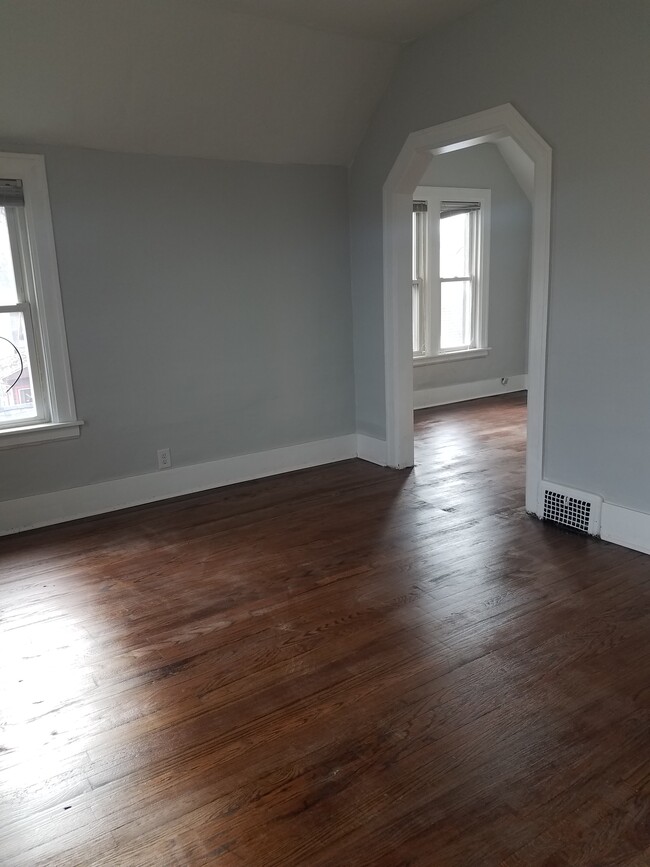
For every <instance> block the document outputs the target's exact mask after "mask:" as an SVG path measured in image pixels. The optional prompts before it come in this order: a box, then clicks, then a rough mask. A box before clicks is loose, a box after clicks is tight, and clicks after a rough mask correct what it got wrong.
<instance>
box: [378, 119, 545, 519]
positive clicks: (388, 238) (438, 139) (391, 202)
mask: <svg viewBox="0 0 650 867" xmlns="http://www.w3.org/2000/svg"><path fill="white" fill-rule="evenodd" d="M499 142H512V144H513V146H514V147H516V148H517V149H518V150H519V151H520V152H521V153H522V154H524V155H525V157H526V159H527V160H528V161H529V162H530V163H531V165H532V167H533V179H532V183H531V187H532V189H531V203H532V232H531V234H532V241H531V254H530V310H529V317H528V372H527V386H528V413H527V416H528V417H527V425H526V428H527V436H526V440H527V447H526V473H525V477H526V484H525V489H526V509H527V510H528V511H529V512H534V513H536V514H539V513H540V506H539V490H540V483H541V480H542V456H543V433H544V379H545V367H546V324H547V308H548V269H549V237H550V190H551V149H550V147H549V146H548V145H547V144H546V142H545V141H544V140H543V139H542V138H541V137H540V136H539V135H538V133H537V132H536V131H535V130H534V129H533V128H532V127H531V126H530V125H529V124H528V123H527V122H526V121H525V120H524V118H523V117H522V116H521V115H520V114H519V113H518V112H517V111H516V109H514V108H513V106H511V105H503V106H499V107H498V108H495V109H489V110H488V111H485V112H480V113H479V114H476V115H470V116H468V117H465V118H461V119H459V120H455V121H450V122H449V123H445V124H441V125H439V126H435V127H431V128H430V129H427V130H421V131H419V132H415V133H412V134H411V135H410V136H409V137H408V139H407V140H406V143H405V144H404V147H403V148H402V151H401V152H400V154H399V156H398V158H397V160H396V162H395V164H394V166H393V169H392V170H391V172H390V174H389V176H388V179H387V181H386V184H385V185H384V315H385V365H386V367H385V373H386V447H387V462H388V464H389V465H390V466H393V467H407V466H412V465H413V463H414V445H413V432H414V424H413V317H412V303H413V300H412V298H413V296H412V294H411V293H410V292H409V291H408V283H409V279H410V276H412V261H413V258H412V252H413V251H412V233H411V224H412V219H413V200H414V192H415V190H416V187H417V186H418V184H420V182H421V180H422V178H423V176H424V174H425V172H426V171H427V169H428V168H429V166H430V164H431V162H432V161H433V159H434V157H436V156H438V155H441V154H447V153H452V152H453V151H458V150H463V149H466V148H470V147H474V146H476V145H480V144H485V143H499ZM508 146H510V145H508ZM468 348H474V349H476V348H477V347H468Z"/></svg>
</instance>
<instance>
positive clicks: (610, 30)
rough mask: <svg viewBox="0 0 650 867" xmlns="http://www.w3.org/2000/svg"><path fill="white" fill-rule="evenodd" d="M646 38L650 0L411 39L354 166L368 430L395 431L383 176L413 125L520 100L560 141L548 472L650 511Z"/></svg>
mask: <svg viewBox="0 0 650 867" xmlns="http://www.w3.org/2000/svg"><path fill="white" fill-rule="evenodd" d="M649 37H650V3H648V2H647V0H588V2H587V0H543V2H540V0H497V2H495V3H494V4H492V5H488V6H486V7H485V8H483V9H481V10H478V11H477V12H475V13H472V14H470V15H468V16H467V17H465V18H464V19H462V20H459V21H457V22H456V23H454V24H452V25H450V26H449V27H447V28H445V30H443V31H440V32H439V33H438V34H437V35H435V36H432V37H430V38H428V39H425V40H422V41H420V42H418V43H415V44H414V45H413V46H410V47H408V48H407V49H406V51H405V54H404V57H403V60H402V63H401V64H400V67H399V69H398V72H397V74H396V75H395V77H394V79H393V81H392V84H391V86H390V88H389V90H388V92H387V94H386V96H385V98H384V100H383V102H382V104H381V106H380V108H379V110H378V111H377V113H376V115H375V117H374V119H373V121H372V123H371V125H370V128H369V130H368V132H367V135H366V137H365V139H364V143H363V145H362V147H361V149H360V151H359V152H358V155H357V158H356V160H355V163H354V166H353V170H352V174H351V202H352V256H353V258H352V276H353V304H354V316H355V322H354V326H355V365H356V375H357V379H356V393H357V419H358V427H359V429H360V430H361V431H362V432H366V433H370V434H375V435H376V434H380V435H382V436H383V435H384V432H385V409H384V373H383V309H382V235H381V225H382V218H381V209H382V199H381V196H382V186H383V183H384V181H385V179H386V176H387V174H388V172H389V170H390V168H391V166H392V165H393V163H394V161H395V158H396V157H397V154H398V153H399V151H400V149H401V147H402V145H403V143H404V140H405V139H406V137H407V135H408V134H409V132H411V131H412V130H418V129H424V128H426V127H428V126H432V125H434V124H438V123H442V122H444V121H447V120H450V119H452V118H458V117H462V116H464V115H467V114H471V113H472V112H476V111H481V110H483V109H486V108H490V107H492V106H497V105H501V104H502V103H505V102H511V103H512V104H513V105H514V106H515V107H516V108H517V109H518V110H519V111H520V112H521V113H522V114H523V115H524V116H525V117H526V118H527V120H528V121H529V122H530V123H531V124H532V125H533V126H534V127H535V129H536V130H537V131H538V132H539V133H540V134H541V135H542V136H543V137H544V138H545V139H546V141H547V142H549V144H550V145H551V146H552V148H553V160H554V174H553V205H552V237H551V245H552V246H551V285H550V314H549V335H548V365H547V413H546V445H545V455H544V472H545V475H546V477H547V478H549V479H551V480H555V481H559V482H564V483H566V484H569V485H573V486H575V487H577V488H579V489H582V490H585V491H592V492H595V493H599V494H601V495H603V496H604V497H605V498H606V499H607V500H608V501H610V502H612V503H616V504H619V505H623V506H627V507H629V508H633V509H640V510H642V511H646V512H650V461H649V460H648V444H649V443H650V399H649V398H648V395H649V393H650V340H649V339H648V323H650V245H649V244H648V230H649V228H650V226H649V222H648V207H647V198H648V190H649V189H650V159H648V142H649V141H650V111H648V110H647V107H648V93H650V52H648V42H649ZM459 58H461V59H462V61H461V60H459Z"/></svg>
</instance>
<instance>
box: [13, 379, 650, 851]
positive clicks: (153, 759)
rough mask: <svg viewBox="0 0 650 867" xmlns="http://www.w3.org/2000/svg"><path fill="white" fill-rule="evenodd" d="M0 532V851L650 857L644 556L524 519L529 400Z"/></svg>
mask: <svg viewBox="0 0 650 867" xmlns="http://www.w3.org/2000/svg"><path fill="white" fill-rule="evenodd" d="M416 427H417V459H418V466H417V467H416V469H415V470H413V471H411V472H396V471H392V470H388V469H382V468H379V467H376V466H373V465H371V464H367V463H364V462H362V461H349V462H345V463H342V464H337V465H333V466H330V467H325V468H321V469H315V470H307V471H302V472H298V473H293V474H290V475H286V476H283V477H276V478H273V479H268V480H263V481H258V482H251V483H246V484H243V485H238V486H234V487H231V488H227V489H222V490H218V491H214V492H211V493H209V494H205V495H200V496H195V497H191V498H187V499H184V500H179V501H175V502H168V503H164V504H159V505H156V506H152V507H147V508H143V509H138V510H133V511H130V512H128V513H122V514H119V515H113V516H108V517H105V518H101V519H96V520H92V521H86V522H83V523H78V524H76V525H68V526H65V527H58V528H52V529H49V530H45V531H38V532H34V533H30V534H25V535H23V536H22V537H15V538H9V539H4V540H0V573H1V576H2V577H1V580H0V607H1V609H2V638H1V645H0V652H1V657H0V658H1V660H2V675H1V677H2V682H1V691H0V706H1V711H2V719H1V730H0V771H1V773H0V863H2V864H7V865H11V867H20V865H35V864H43V865H48V867H53V865H66V867H68V865H94V867H97V865H115V864H119V865H137V867H146V865H151V867H153V865H155V867H161V865H164V867H169V865H204V864H215V865H219V867H226V865H250V867H273V865H277V867H280V865H282V867H290V865H331V867H347V865H355V867H358V865H368V867H370V865H372V867H376V865H387V867H388V865H394V867H397V865H426V867H444V865H467V867H489V865H498V864H503V865H524V867H534V865H554V867H567V865H571V867H573V865H590V867H594V865H606V864H617V865H635V867H641V865H648V864H650V849H649V848H648V847H649V844H650V824H649V811H648V807H649V798H648V796H649V794H650V724H649V723H650V687H649V684H650V677H649V674H650V665H649V664H650V643H649V642H648V635H649V634H650V583H649V579H650V558H649V557H647V556H644V555H641V554H636V553H634V552H632V551H628V550H625V549H623V548H618V547H616V546H614V545H610V544H605V543H600V542H598V541H595V540H592V539H586V538H581V537H579V536H575V535H568V534H565V533H563V532H561V531H560V530H558V529H556V528H553V527H550V526H547V525H544V524H542V523H540V522H539V521H537V520H534V519H532V518H530V517H529V516H527V515H526V512H525V510H524V507H523V483H524V475H523V459H524V449H525V445H524V436H525V404H524V402H523V399H522V397H521V396H518V395H515V396H509V397H503V398H498V399H497V398H493V399H488V400H485V401H475V402H472V403H467V404H459V405H456V406H452V407H448V408H444V409H437V410H427V411H423V412H420V413H418V414H417V424H416Z"/></svg>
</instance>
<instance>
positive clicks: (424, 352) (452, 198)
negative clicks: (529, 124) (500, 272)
mask: <svg viewBox="0 0 650 867" xmlns="http://www.w3.org/2000/svg"><path fill="white" fill-rule="evenodd" d="M415 195H416V199H415V200H414V213H413V357H414V358H416V359H417V358H421V359H427V358H436V357H438V358H442V357H444V356H445V355H454V356H455V354H456V353H463V352H470V351H474V350H478V349H484V348H486V347H487V284H488V279H487V278H488V273H487V268H488V264H487V263H488V255H487V254H488V247H487V245H488V243H489V205H490V191H489V190H459V189H446V188H433V187H419V188H418V189H417V190H416V193H415ZM423 211H424V213H422V212H423ZM419 221H420V222H419ZM422 222H423V223H424V225H425V226H426V228H425V229H424V231H422V229H421V223H422ZM421 263H424V264H421ZM427 263H428V264H429V267H428V268H427V267H426V265H427Z"/></svg>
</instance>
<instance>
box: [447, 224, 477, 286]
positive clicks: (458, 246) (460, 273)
mask: <svg viewBox="0 0 650 867" xmlns="http://www.w3.org/2000/svg"><path fill="white" fill-rule="evenodd" d="M470 273H471V272H470V214H455V215H454V216H453V217H444V218H443V219H441V220H440V277H441V278H442V279H443V280H444V279H445V278H448V277H469V276H470Z"/></svg>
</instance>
